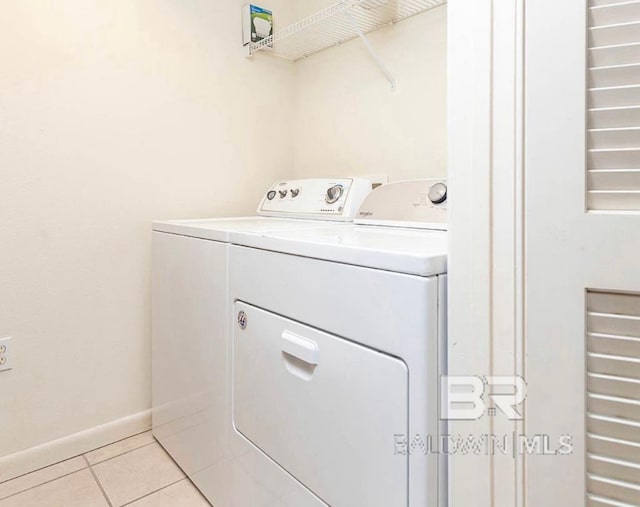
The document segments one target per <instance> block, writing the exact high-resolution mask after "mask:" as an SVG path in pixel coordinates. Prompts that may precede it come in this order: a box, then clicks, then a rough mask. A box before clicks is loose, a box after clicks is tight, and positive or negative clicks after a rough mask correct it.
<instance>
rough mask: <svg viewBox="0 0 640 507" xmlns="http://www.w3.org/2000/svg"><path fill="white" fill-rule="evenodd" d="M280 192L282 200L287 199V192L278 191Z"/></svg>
mask: <svg viewBox="0 0 640 507" xmlns="http://www.w3.org/2000/svg"><path fill="white" fill-rule="evenodd" d="M278 192H279V193H280V199H284V198H285V197H287V192H288V191H287V190H278Z"/></svg>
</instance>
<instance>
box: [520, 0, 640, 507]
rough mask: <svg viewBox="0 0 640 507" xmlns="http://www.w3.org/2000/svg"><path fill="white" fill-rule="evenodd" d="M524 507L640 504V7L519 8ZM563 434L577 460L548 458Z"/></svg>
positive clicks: (553, 3)
mask: <svg viewBox="0 0 640 507" xmlns="http://www.w3.org/2000/svg"><path fill="white" fill-rule="evenodd" d="M525 20H526V21H525V22H526V41H525V48H526V49H525V51H526V54H525V62H526V63H525V113H526V114H525V125H524V131H525V132H524V136H525V139H524V141H525V201H526V204H525V206H526V209H525V231H526V232H525V234H526V243H525V258H526V272H527V278H526V286H525V292H526V294H525V296H526V298H525V312H526V348H527V350H526V352H527V354H526V357H527V359H526V361H527V362H526V372H527V374H526V377H527V378H526V380H527V384H528V399H527V406H526V433H527V435H528V436H529V437H531V436H533V435H542V436H544V437H545V438H546V439H547V440H546V441H547V442H548V444H549V445H548V446H547V447H546V448H545V449H544V451H547V452H533V453H531V455H529V456H527V457H526V493H525V499H526V501H527V505H530V506H531V507H538V506H545V507H555V506H558V507H560V506H562V507H565V506H572V507H573V506H576V507H577V506H583V505H586V506H589V507H591V506H594V507H595V506H598V507H605V506H610V507H628V506H634V507H638V506H640V1H632V2H617V3H616V2H612V1H611V0H591V2H587V1H586V0H571V1H564V0H563V1H558V0H535V1H531V2H526V13H525ZM563 436H569V437H570V438H571V441H572V444H573V450H572V452H571V453H569V454H553V451H554V449H555V448H556V446H555V444H556V443H557V442H558V441H559V439H560V438H562V437H563Z"/></svg>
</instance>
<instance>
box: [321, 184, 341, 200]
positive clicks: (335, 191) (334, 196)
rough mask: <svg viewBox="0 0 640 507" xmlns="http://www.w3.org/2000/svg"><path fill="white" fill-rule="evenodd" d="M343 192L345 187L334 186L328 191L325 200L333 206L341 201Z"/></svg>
mask: <svg viewBox="0 0 640 507" xmlns="http://www.w3.org/2000/svg"><path fill="white" fill-rule="evenodd" d="M343 192H344V187H343V186H342V185H334V186H332V187H330V188H329V189H328V190H327V195H326V196H325V198H324V200H325V201H326V202H327V204H333V203H334V202H336V201H337V200H338V199H340V197H342V194H343Z"/></svg>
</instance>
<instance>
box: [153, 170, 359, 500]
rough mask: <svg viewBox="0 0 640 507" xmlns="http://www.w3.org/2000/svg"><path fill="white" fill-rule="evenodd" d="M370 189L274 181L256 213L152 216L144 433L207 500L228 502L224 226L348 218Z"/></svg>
mask: <svg viewBox="0 0 640 507" xmlns="http://www.w3.org/2000/svg"><path fill="white" fill-rule="evenodd" d="M370 191H371V183H370V182H369V181H368V180H364V179H353V178H341V179H314V180H290V181H280V182H277V183H276V184H275V185H273V187H272V188H270V189H269V190H268V191H267V192H266V193H265V195H264V198H263V199H262V201H261V203H260V205H259V207H258V212H257V214H258V216H255V217H242V218H222V219H207V220H183V221H167V222H154V224H153V239H152V286H153V287H152V293H153V294H152V335H153V340H152V393H153V394H152V414H153V434H154V436H155V437H156V438H157V439H158V440H159V442H160V443H161V444H162V445H163V446H164V448H165V449H166V450H167V451H168V452H169V453H170V454H171V456H172V457H173V458H174V459H175V460H176V462H177V463H178V464H179V465H180V466H181V467H182V468H183V470H184V471H185V472H186V473H187V474H188V476H189V477H190V478H191V479H192V480H193V482H194V483H195V484H196V485H197V486H198V487H199V488H200V490H201V491H202V492H203V493H204V494H205V496H207V497H208V498H209V499H210V501H211V502H212V503H214V504H215V505H216V507H219V506H223V505H231V504H230V503H229V502H230V501H229V500H228V498H230V496H231V494H230V491H231V488H230V486H229V484H228V483H227V482H226V479H225V477H226V472H224V471H225V470H227V469H228V468H229V467H228V466H227V464H228V462H229V459H230V458H229V456H230V453H229V448H228V443H229V431H230V428H231V415H230V386H229V385H228V378H229V374H228V368H229V365H230V357H229V356H228V351H229V347H228V344H229V335H228V332H229V330H230V323H229V321H228V316H229V314H230V310H229V304H230V300H229V292H228V271H227V270H228V262H229V248H230V241H231V240H230V234H231V233H232V232H241V231H244V232H251V233H263V232H266V231H280V232H284V231H292V230H304V229H311V228H318V227H321V226H326V225H327V224H329V223H333V222H336V223H337V222H347V221H351V220H352V219H353V217H354V215H355V213H356V211H357V210H358V208H359V206H360V204H361V203H362V201H363V199H364V197H365V196H366V195H367V194H368V193H369V192H370ZM336 226H345V227H346V226H347V225H336ZM263 269H268V266H263ZM220 470H222V471H223V472H220ZM250 505H252V504H245V507H249V506H250ZM254 505H259V504H254Z"/></svg>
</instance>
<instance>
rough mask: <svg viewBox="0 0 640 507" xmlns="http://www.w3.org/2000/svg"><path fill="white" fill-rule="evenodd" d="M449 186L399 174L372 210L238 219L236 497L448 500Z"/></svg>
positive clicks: (233, 279)
mask: <svg viewBox="0 0 640 507" xmlns="http://www.w3.org/2000/svg"><path fill="white" fill-rule="evenodd" d="M446 197H447V196H446V182H445V181H442V180H430V181H413V182H400V183H392V184H389V185H385V186H382V187H380V188H378V189H376V190H374V191H373V192H372V193H371V194H369V196H368V197H367V199H366V200H365V202H364V203H363V205H362V207H361V209H360V212H359V218H358V223H359V224H358V225H350V226H345V227H324V228H316V229H306V230H297V231H275V232H266V233H257V234H256V233H246V232H244V233H243V232H235V233H231V241H232V243H235V244H234V245H233V246H231V248H230V255H229V289H230V293H229V301H230V308H231V312H232V313H231V319H230V320H232V321H233V325H232V326H233V327H232V330H231V332H230V336H231V340H232V344H231V347H232V357H231V362H232V365H231V368H230V381H229V384H230V385H231V386H232V392H231V399H232V406H231V414H230V415H231V418H232V427H231V428H230V431H229V434H228V437H229V444H230V445H229V453H230V454H229V456H228V463H227V464H226V465H225V469H224V470H223V471H221V473H222V474H223V476H224V477H225V480H227V483H228V484H230V487H229V488H230V489H229V491H230V492H231V493H230V496H229V497H228V499H227V500H228V503H227V504H223V505H233V506H236V507H254V506H255V507H262V506H264V507H267V506H269V507H275V506H279V507H284V506H287V507H307V506H308V507H320V506H327V505H329V506H331V507H361V506H362V507H364V506H366V507H407V506H409V507H444V506H445V505H446V496H447V495H446V491H447V488H446V483H447V478H446V463H445V460H444V455H443V454H441V453H438V452H437V450H438V447H439V445H438V444H439V442H440V437H441V435H443V434H444V433H445V427H444V423H443V422H442V421H440V419H439V410H438V409H439V377H440V375H441V374H442V373H444V371H445V367H446V349H445V343H446V340H445V338H446V271H447V234H446V231H445V229H446V223H447V213H446Z"/></svg>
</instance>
